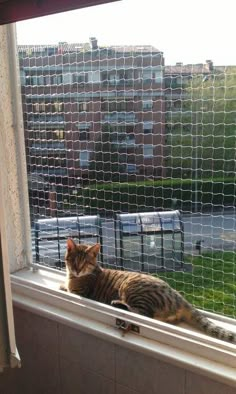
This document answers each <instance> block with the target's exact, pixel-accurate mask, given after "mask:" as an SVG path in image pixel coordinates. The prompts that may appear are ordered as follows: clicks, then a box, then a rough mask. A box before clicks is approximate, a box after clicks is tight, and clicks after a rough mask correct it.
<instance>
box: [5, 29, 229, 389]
mask: <svg viewBox="0 0 236 394" xmlns="http://www.w3.org/2000/svg"><path fill="white" fill-rule="evenodd" d="M14 29H15V28H14V26H12V25H9V26H6V27H5V26H4V28H3V33H4V39H5V44H4V47H3V50H4V52H5V54H6V56H4V57H3V56H2V58H3V59H1V58H0V65H1V62H2V61H3V60H5V63H6V64H5V66H6V67H0V76H1V78H2V80H4V83H0V92H1V89H3V88H5V92H4V95H3V97H4V98H6V100H2V102H1V103H0V106H1V109H2V110H6V108H7V110H6V111H5V112H6V116H5V117H4V118H3V119H0V123H1V122H2V126H3V127H1V130H2V132H1V135H0V138H1V144H0V152H1V153H2V157H3V160H2V165H1V168H0V181H1V185H2V187H0V193H1V199H0V200H1V201H0V203H1V205H0V218H1V239H2V241H3V242H2V244H3V246H4V248H5V249H4V250H5V251H4V254H5V256H6V258H5V259H4V262H3V267H4V271H5V278H6V283H7V282H8V283H9V272H8V271H9V267H10V268H11V272H12V275H11V283H12V291H13V299H14V304H15V305H16V306H20V307H23V308H27V309H28V310H32V311H34V312H36V313H39V314H41V315H44V316H48V317H50V318H51V319H55V320H57V321H62V322H67V324H71V325H75V326H77V327H79V328H80V329H82V330H85V331H88V332H91V333H93V334H94V335H97V336H100V337H103V338H105V339H106V340H110V341H113V342H115V343H117V344H119V345H121V346H127V347H130V348H133V349H141V351H142V352H143V353H146V354H147V353H148V354H150V355H152V356H153V357H157V358H161V359H163V360H165V361H170V362H172V363H175V364H176V365H177V366H181V367H183V368H188V369H190V370H192V371H197V372H201V373H202V374H205V375H208V376H210V377H212V378H215V379H218V380H219V381H222V382H224V383H226V384H230V385H234V386H236V376H235V363H236V346H235V345H232V344H228V343H226V342H223V341H220V340H217V339H214V338H211V337H207V336H206V335H204V334H200V333H196V332H194V331H193V330H191V329H189V328H188V329H186V328H182V327H178V326H172V325H168V324H166V323H163V322H159V321H155V320H154V319H149V318H146V317H144V316H141V315H136V314H131V313H130V312H126V311H122V310H118V309H115V308H113V307H112V306H109V305H105V304H99V303H97V302H95V301H92V300H88V299H84V298H83V297H79V296H76V295H73V294H68V293H63V292H62V291H60V290H58V285H59V283H60V282H61V281H63V279H64V277H65V275H64V274H62V273H58V272H56V270H52V269H46V268H44V269H42V267H40V266H36V265H35V264H34V265H32V262H33V260H32V254H31V227H30V216H29V204H28V187H27V173H26V158H25V147H24V132H23V120H22V108H21V100H20V97H21V95H20V84H19V80H18V79H19V73H18V74H17V71H18V66H17V57H16V56H13V55H12V54H15V53H16V47H15V32H14ZM9 37H10V45H9V42H8V41H9ZM9 67H10V70H8V68H9ZM4 70H5V71H4ZM10 76H11V77H10ZM7 84H8V85H9V86H7V87H6V86H5V85H7ZM8 87H9V88H10V89H7V88H8ZM16 88H17V89H16ZM9 92H10V94H9ZM8 115H9V117H10V118H11V119H10V120H9V119H8ZM9 124H10V125H14V126H11V127H9ZM9 173H10V174H11V176H9ZM9 190H11V191H12V195H11V198H9V193H8V191H9ZM3 202H4V204H3ZM13 272H14V273H13ZM8 291H9V292H10V286H9V285H8ZM8 302H9V308H10V311H11V310H12V309H11V297H10V293H9V295H8ZM10 313H11V316H10V320H9V321H10V324H11V333H10V335H13V337H12V346H13V351H14V354H15V355H16V354H17V352H16V348H15V344H14V333H13V331H14V326H13V325H12V321H13V314H12V312H10ZM203 313H204V314H205V315H206V316H208V317H210V318H212V319H215V320H216V321H217V322H218V324H219V323H222V324H226V325H227V324H229V326H231V327H233V328H234V330H235V320H233V319H229V318H226V317H223V316H222V317H221V316H219V315H215V314H212V313H208V312H204V311H203ZM117 318H119V319H122V320H124V321H125V322H129V323H130V322H131V323H133V324H135V325H136V326H138V327H139V329H140V333H141V335H138V334H135V333H132V332H130V333H128V334H127V335H125V336H122V333H121V332H120V331H119V330H118V329H117ZM91 322H92V324H91ZM14 360H17V357H16V358H15V359H14ZM17 364H18V363H17Z"/></svg>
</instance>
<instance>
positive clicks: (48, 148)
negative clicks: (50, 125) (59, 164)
mask: <svg viewBox="0 0 236 394" xmlns="http://www.w3.org/2000/svg"><path fill="white" fill-rule="evenodd" d="M65 149H66V146H65V141H43V142H35V143H34V144H32V145H31V146H30V151H31V153H32V154H39V155H40V154H42V153H49V152H50V153H53V151H55V153H56V154H58V153H60V151H61V152H64V151H65ZM58 151H59V152H58Z"/></svg>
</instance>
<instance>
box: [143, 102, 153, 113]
mask: <svg viewBox="0 0 236 394" xmlns="http://www.w3.org/2000/svg"><path fill="white" fill-rule="evenodd" d="M152 107H153V102H152V100H143V111H151V110H152Z"/></svg>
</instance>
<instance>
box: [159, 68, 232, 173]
mask: <svg viewBox="0 0 236 394" xmlns="http://www.w3.org/2000/svg"><path fill="white" fill-rule="evenodd" d="M235 86H236V67H227V68H226V69H225V71H224V72H217V71H216V72H215V73H214V74H212V75H210V76H209V78H208V80H207V81H204V80H203V79H202V76H193V79H192V80H191V82H189V84H188V86H187V87H186V88H185V91H184V94H183V99H182V111H179V112H175V113H173V114H172V115H171V118H170V119H169V120H168V121H167V124H169V130H170V131H169V133H168V134H167V160H166V164H167V167H169V168H170V169H171V168H172V169H173V170H172V176H181V177H184V176H191V177H195V176H196V173H195V165H196V161H195V157H196V156H197V159H198V163H197V167H198V172H197V175H198V177H200V178H204V177H207V176H209V175H212V174H216V175H217V176H223V175H225V176H234V174H235V170H236V167H235V159H236V149H235V148H236V138H235V133H236V126H235V118H236V96H235ZM169 172H170V170H169Z"/></svg>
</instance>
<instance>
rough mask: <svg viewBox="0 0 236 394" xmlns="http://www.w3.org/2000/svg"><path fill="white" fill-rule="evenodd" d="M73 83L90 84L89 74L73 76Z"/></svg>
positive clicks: (82, 73)
mask: <svg viewBox="0 0 236 394" xmlns="http://www.w3.org/2000/svg"><path fill="white" fill-rule="evenodd" d="M72 82H73V83H86V82H88V73H85V72H80V73H74V74H72Z"/></svg>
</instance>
